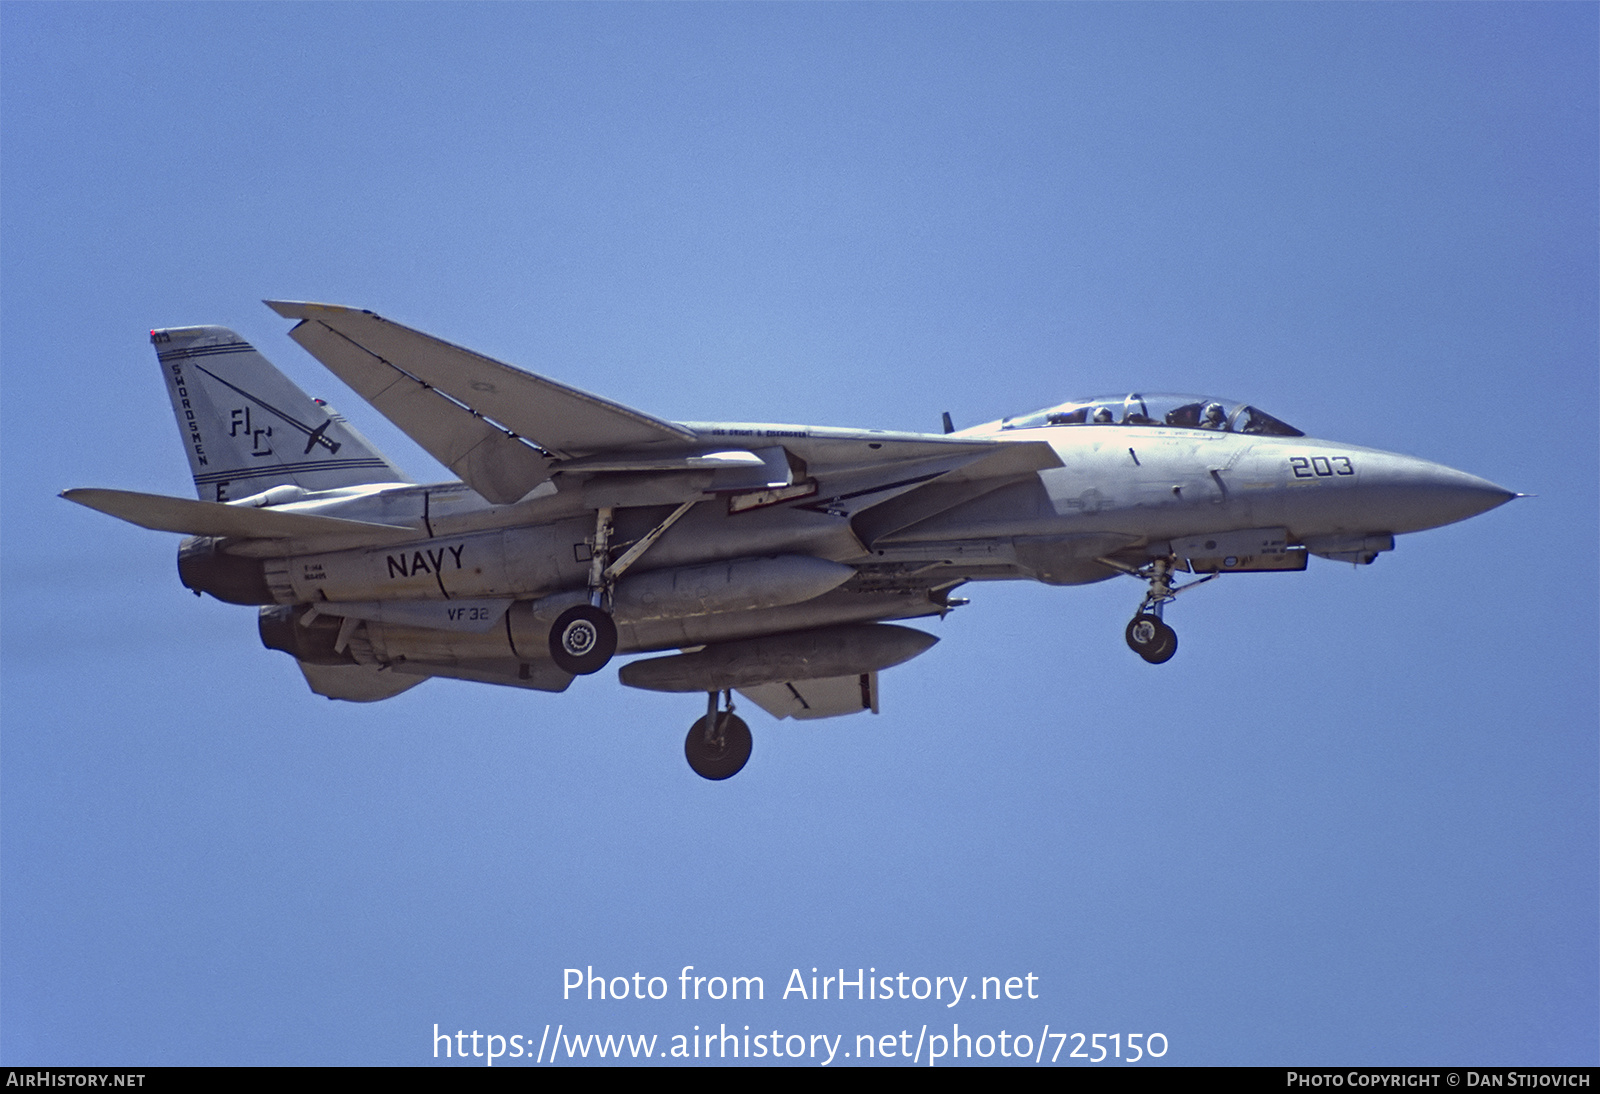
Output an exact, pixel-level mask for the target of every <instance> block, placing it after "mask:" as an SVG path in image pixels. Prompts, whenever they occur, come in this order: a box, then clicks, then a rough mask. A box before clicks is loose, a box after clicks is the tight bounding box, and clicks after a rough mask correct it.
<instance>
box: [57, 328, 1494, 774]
mask: <svg viewBox="0 0 1600 1094" xmlns="http://www.w3.org/2000/svg"><path fill="white" fill-rule="evenodd" d="M268 304H269V306H270V307H271V308H273V310H275V311H276V312H277V313H278V314H279V315H281V316H283V317H285V318H287V319H293V320H297V321H298V325H296V326H295V327H294V329H293V330H292V331H290V332H289V336H290V337H291V338H293V339H294V340H295V341H296V342H298V343H299V344H300V345H301V346H302V347H304V348H305V349H306V350H307V351H308V352H309V353H310V354H311V355H312V356H313V357H315V358H316V359H317V360H318V361H320V362H322V364H323V365H325V366H326V367H327V368H328V369H329V370H331V371H332V372H333V373H334V374H335V375H336V376H338V377H339V378H340V379H341V380H343V381H344V382H345V383H347V384H348V385H349V386H350V387H352V388H354V389H355V391H356V393H357V394H359V395H360V396H361V397H362V398H363V399H365V400H366V401H367V402H369V403H371V404H372V406H373V407H374V408H375V409H376V410H377V411H378V412H379V413H380V414H382V415H384V417H386V418H388V419H389V420H390V421H391V422H393V423H394V424H395V425H396V426H398V427H399V428H400V429H401V430H403V431H404V432H405V433H406V434H407V435H408V436H410V437H411V438H412V439H413V440H415V441H416V442H417V443H418V444H419V445H421V446H422V447H423V448H424V449H426V450H427V451H428V452H429V453H430V454H432V455H433V456H435V457H436V458H437V459H438V460H439V461H440V462H441V463H442V464H444V465H445V466H446V467H448V468H449V469H450V471H451V473H453V474H454V475H456V476H458V477H459V481H454V482H444V483H438V484H434V485H418V484H416V483H414V482H412V481H411V480H410V479H408V478H407V477H406V476H405V475H404V474H402V473H401V471H400V470H399V468H397V467H396V466H395V465H394V464H393V463H391V462H390V461H389V460H388V459H387V458H386V457H384V456H383V455H382V454H381V453H380V452H379V451H378V450H377V449H376V448H374V447H373V446H372V445H371V444H370V443H369V442H368V441H367V440H366V439H365V438H363V437H362V436H361V434H359V433H358V432H357V431H356V430H355V429H354V428H353V427H352V426H351V425H350V424H349V423H347V422H346V421H345V420H344V418H342V417H340V416H339V415H338V414H336V413H335V412H334V410H333V408H332V407H330V406H328V405H327V404H325V403H323V402H321V401H320V400H314V399H311V398H309V397H308V396H306V395H305V394H304V393H303V392H302V391H301V390H300V389H299V388H298V387H296V386H295V385H294V384H293V383H292V382H291V381H289V380H288V379H287V378H286V377H285V376H283V374H281V373H280V372H278V371H277V369H275V368H274V367H273V366H272V365H271V364H270V363H269V362H268V361H267V359H266V358H265V357H263V356H262V355H261V354H260V353H259V352H257V351H256V349H255V348H254V347H252V346H251V345H250V344H249V343H247V342H246V341H245V340H244V339H242V338H240V337H239V336H238V335H237V334H235V333H234V332H233V331H231V330H228V329H227V328H224V327H177V328H170V329H163V330H154V331H151V332H150V340H151V342H152V343H153V344H154V345H155V349H156V357H157V359H158V361H159V363H160V369H161V374H162V376H163V378H164V379H165V381H166V385H167V390H168V393H169V395H170V396H171V400H172V407H173V410H174V412H175V414H176V416H177V423H178V432H179V435H180V437H181V439H182V444H183V448H184V452H185V453H186V454H187V456H188V459H189V469H190V471H191V472H192V474H193V476H194V485H195V491H196V494H197V495H198V500H193V501H191V500H189V499H187V498H175V497H163V496H158V495H151V494H142V493H133V492H129V491H121V490H103V489H83V490H68V491H66V492H65V494H63V495H62V496H64V497H66V498H68V499H69V500H71V501H74V502H78V503H79V504H82V505H86V506H89V507H90V508H93V509H97V510H99V511H101V512H103V513H108V514H110V515H111V516H114V517H118V518H121V519H122V520H126V521H130V522H132V523H134V524H137V525H140V526H141V527H145V528H151V529H155V530H158V531H165V532H178V533H182V534H184V535H185V536H187V537H188V538H186V539H184V540H183V542H182V544H181V545H180V546H179V548H178V574H179V577H180V579H181V580H182V582H183V584H184V585H185V586H187V587H188V588H190V589H191V590H193V591H194V593H195V595H196V596H199V595H200V594H202V593H207V594H209V595H211V596H213V597H215V598H217V599H218V600H222V601H225V602H227V603H230V604H244V605H253V606H257V607H258V608H259V613H260V618H259V629H260V634H261V641H262V642H263V644H264V645H266V646H267V647H268V648H269V649H275V650H282V651H284V652H285V653H288V654H289V655H290V656H292V657H294V658H295V660H296V661H297V662H298V664H299V667H300V670H301V672H303V673H304V675H305V678H306V682H307V683H308V684H309V685H310V687H311V689H312V690H313V691H314V692H316V693H318V694H320V695H325V696H327V697H329V698H331V699H344V700H349V701H353V702H373V701H377V700H381V699H387V698H390V697H392V696H395V695H398V694H400V693H401V692H403V691H406V690H407V689H409V688H412V687H415V686H416V685H418V684H420V683H422V682H423V681H425V680H427V679H428V678H429V677H434V676H440V677H449V678H453V679H458V680H470V681H477V682H481V683H489V684H502V685H506V686H509V687H520V688H531V689H534V690H539V691H562V690H565V689H566V688H567V686H568V685H570V684H571V683H572V680H573V678H574V677H575V676H586V675H591V674H593V673H596V672H599V671H600V670H601V669H603V668H604V667H605V666H606V665H607V664H608V663H609V662H610V661H611V659H612V657H613V656H614V655H616V654H619V653H622V654H642V653H656V654H664V656H654V657H648V658H645V659H642V660H634V661H632V662H631V663H629V664H626V665H624V666H623V667H622V669H621V671H620V673H619V675H620V679H621V681H622V683H623V684H626V685H629V686H631V687H637V688H647V689H651V690H656V691H666V692H685V693H701V694H703V695H705V696H706V713H705V715H704V716H703V717H701V718H700V719H699V720H697V721H696V722H695V723H694V724H693V726H692V727H691V728H690V730H689V733H688V737H687V739H686V741H685V744H684V753H685V755H686V757H687V758H688V761H689V765H690V767H691V768H693V770H694V771H695V772H696V773H698V774H699V775H701V776H703V777H705V778H707V779H725V778H728V777H729V776H731V775H733V774H735V773H737V772H738V771H739V770H740V769H741V768H742V767H743V766H744V765H745V762H746V761H747V760H748V758H749V756H750V751H751V736H750V730H749V727H748V725H747V724H746V722H745V721H744V720H743V719H742V718H740V717H739V716H738V715H736V714H735V713H734V704H733V693H734V692H738V693H739V694H740V695H741V696H743V697H744V698H746V699H748V700H749V701H750V702H752V703H754V704H755V705H756V706H758V707H761V708H762V709H764V710H765V711H767V712H768V713H769V714H771V715H773V716H774V717H776V718H780V719H781V718H826V717H831V716H834V715H842V714H849V713H855V712H859V711H864V710H871V711H873V712H874V713H876V712H877V711H878V708H879V695H878V674H879V673H880V672H881V671H882V670H883V669H886V668H889V667H891V666H893V665H897V664H900V663H901V662H903V661H907V660H909V659H911V658H913V657H915V656H917V655H918V654H920V653H922V652H924V651H925V650H927V649H928V648H929V647H930V646H932V645H933V644H934V642H936V641H937V639H936V638H935V637H934V636H933V635H931V634H928V633H927V632H925V631H921V630H917V629H914V628H911V627H905V626H901V625H899V624H898V623H892V622H889V621H890V620H908V619H918V618H927V617H930V616H940V617H943V616H945V615H946V614H947V613H949V612H950V611H951V610H953V609H955V608H957V607H959V606H960V605H962V604H965V603H967V601H966V600H965V599H964V598H961V597H957V596H955V595H954V594H955V592H956V591H957V590H958V589H960V588H961V587H962V586H964V585H966V584H968V583H969V582H979V581H1000V580H1031V581H1039V582H1043V583H1045V584H1047V585H1084V584H1089V583H1091V582H1096V581H1105V580H1109V579H1112V578H1117V577H1123V576H1126V577H1131V578H1133V579H1135V580H1137V581H1139V582H1140V583H1141V584H1142V585H1143V586H1144V593H1143V596H1142V598H1141V599H1140V601H1139V603H1138V607H1137V609H1136V611H1135V612H1134V615H1133V618H1132V619H1131V620H1130V621H1129V622H1128V624H1127V626H1126V628H1125V631H1124V636H1125V639H1126V641H1127V644H1128V646H1129V647H1130V648H1131V649H1132V650H1133V652H1134V653H1136V654H1138V655H1139V656H1140V657H1142V658H1143V659H1144V660H1145V661H1147V662H1150V663H1151V664H1156V665H1159V664H1162V663H1164V662H1166V661H1168V660H1170V659H1171V658H1172V656H1173V655H1174V653H1175V652H1176V651H1177V647H1178V638H1177V634H1176V633H1175V632H1174V630H1173V629H1172V627H1171V626H1170V625H1169V624H1168V623H1167V621H1166V610H1167V608H1168V607H1169V606H1170V605H1171V604H1172V602H1173V600H1174V599H1175V598H1176V597H1177V596H1178V595H1179V594H1180V593H1183V592H1185V591H1187V590H1189V589H1192V588H1194V587H1195V586H1196V585H1198V584H1201V583H1203V582H1206V581H1210V580H1212V579H1214V578H1215V577H1217V576H1218V575H1220V574H1225V573H1260V572H1268V571H1282V570H1304V569H1305V568H1306V564H1307V561H1308V559H1309V557H1310V556H1312V555H1316V556H1318V557H1319V558H1324V559H1334V560H1338V561H1343V562H1348V563H1355V564H1358V565H1366V564H1369V563H1371V562H1372V561H1373V560H1374V559H1375V558H1376V557H1377V556H1378V555H1379V554H1380V553H1382V552H1384V551H1388V550H1391V549H1392V548H1393V547H1394V543H1395V536H1397V535H1401V534H1404V533H1407V532H1417V531H1421V530H1423V529H1427V528H1436V527H1438V526H1440V525H1444V524H1450V523H1452V522H1454V521H1459V520H1465V519H1466V518H1468V517H1471V516H1474V515H1476V514H1479V513H1483V512H1485V511H1487V510H1489V509H1493V508H1495V507H1496V506H1498V505H1502V504H1504V503H1505V502H1506V501H1509V500H1510V499H1511V498H1513V497H1516V496H1517V495H1515V494H1513V493H1512V492H1511V491H1509V490H1505V489H1503V488H1501V487H1499V486H1496V485H1495V484H1494V483H1491V482H1488V481H1486V480H1484V479H1481V478H1477V477H1474V476H1472V475H1468V474H1465V473H1464V472H1461V471H1455V470H1452V469H1451V468H1448V467H1444V466H1441V465H1440V464H1436V463H1430V462H1428V461H1426V460H1422V459H1416V458H1413V457H1410V456H1402V455H1396V454H1393V453H1389V452H1381V451H1376V450H1374V449H1370V448H1357V447H1354V446H1352V445H1347V444H1340V443H1338V442H1335V441H1324V440H1315V439H1313V438H1310V437H1307V436H1305V435H1304V434H1303V433H1302V432H1301V431H1300V430H1298V429H1296V428H1294V427H1293V426H1291V425H1288V424H1287V423H1285V422H1284V421H1282V420H1280V419H1278V418H1276V417H1274V416H1273V415H1271V414H1268V413H1267V412H1265V411H1263V410H1260V409H1258V408H1256V407H1254V406H1251V405H1249V404H1246V403H1240V402H1236V401H1233V400H1230V399H1225V398H1219V397H1213V396H1200V395H1157V394H1145V393H1132V394H1122V395H1114V396H1110V397H1104V398H1091V399H1080V400H1075V401H1072V402H1067V403H1062V404H1061V405H1059V406H1054V407H1050V408H1048V409H1045V410H1040V411H1037V412H1035V413H1032V414H1026V415H1022V416H1019V417H1013V418H1004V419H1001V420H999V421H994V422H988V423H985V424H983V425H977V426H973V427H971V428H968V429H961V430H956V429H954V428H953V424H952V422H951V420H950V416H949V414H948V413H946V414H945V416H944V431H943V432H942V433H927V434H923V433H898V432H889V431H883V430H875V429H836V428H822V427H817V426H803V425H775V424H768V423H726V422H723V423H707V422H669V421H664V420H662V419H660V418H656V417H653V416H651V415H649V414H646V413H644V412H643V411H639V410H634V409H631V408H629V407H626V406H623V405H621V404H618V403H614V402H611V401H609V400H607V399H603V398H600V397H598V396H595V395H591V394H588V393H587V392H584V391H580V390H578V389H577V388H573V387H569V386H567V385H565V384H561V383H557V382H556V381H554V380H550V379H546V378H544V377H542V376H537V375H534V374H533V373H529V372H524V371H522V370H521V369H518V368H514V367H512V366H511V365H507V364H503V363H501V362H499V361H495V360H492V359H490V358H488V357H484V356H482V355H480V354H477V353H474V352H472V351H470V350H466V349H462V348H461V347H459V346H456V345H452V344H451V343H449V342H445V341H442V340H440V339H438V338H434V337H432V336H430V335H427V334H423V333H421V332H419V331H415V330H412V329H410V328H407V327H404V326H401V325H400V324H398V323H394V322H391V321H390V320H387V319H384V318H382V317H380V316H378V315H375V314H373V313H372V312H370V311H361V310H357V309H353V308H345V307H335V306H331V305H326V304H308V303H292V302H286V301H268ZM1180 575H1192V576H1191V577H1189V578H1188V579H1185V578H1183V577H1182V576H1180ZM668 651H675V652H668Z"/></svg>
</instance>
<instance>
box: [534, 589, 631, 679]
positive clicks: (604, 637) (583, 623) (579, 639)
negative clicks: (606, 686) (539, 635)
mask: <svg viewBox="0 0 1600 1094" xmlns="http://www.w3.org/2000/svg"><path fill="white" fill-rule="evenodd" d="M616 652H617V625H616V623H615V622H613V621H612V619H611V616H610V614H609V613H607V612H605V611H603V610H601V609H600V608H596V607H594V606H593V605H592V604H577V605H574V606H573V607H570V608H568V609H567V610H566V611H564V612H562V613H561V614H560V615H558V616H557V617H556V621H555V625H554V626H552V627H551V628H550V659H551V660H553V661H554V662H555V663H556V667H557V668H559V669H560V670H561V671H562V672H570V673H572V675H574V676H589V675H591V674H593V673H596V672H599V671H600V670H601V669H603V668H605V667H606V663H607V662H608V661H610V660H611V655H612V654H614V653H616Z"/></svg>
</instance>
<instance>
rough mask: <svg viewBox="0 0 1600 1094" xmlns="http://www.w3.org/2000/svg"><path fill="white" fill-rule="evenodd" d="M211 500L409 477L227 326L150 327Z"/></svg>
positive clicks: (198, 483)
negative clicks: (284, 488) (286, 487)
mask: <svg viewBox="0 0 1600 1094" xmlns="http://www.w3.org/2000/svg"><path fill="white" fill-rule="evenodd" d="M150 341H151V343H152V344H154V346H155V348H156V357H157V359H158V360H159V361H160V362H161V375H162V376H163V377H164V378H165V379H166V382H167V394H168V395H169V396H170V397H171V399H172V410H173V413H174V414H176V415H177V419H178V433H179V435H180V436H181V437H182V438H183V450H184V453H185V454H186V455H187V456H188V457H189V470H190V471H191V472H192V473H193V474H194V488H195V493H196V494H197V495H198V496H199V497H200V499H201V500H202V501H229V500H231V499H237V498H243V497H248V496H249V495H251V494H259V493H261V492H262V491H263V490H269V489H271V488H272V487H274V486H282V485H294V486H299V487H303V488H304V489H306V490H334V489H337V488H339V487H343V486H361V485H365V484H367V483H379V482H406V481H409V480H407V478H406V477H405V475H404V474H402V473H401V472H400V470H399V469H398V468H397V467H395V466H394V464H392V463H390V462H389V460H388V459H387V458H385V456H384V455H383V453H381V452H379V451H378V450H377V449H375V448H373V447H372V444H371V443H370V442H369V441H368V440H367V439H366V438H365V437H363V436H361V434H359V433H357V432H356V431H355V430H354V429H352V428H351V427H350V426H349V425H348V424H347V423H346V422H345V420H344V419H343V418H341V417H340V416H339V415H338V414H336V413H334V410H333V408H332V407H330V406H328V405H326V404H325V403H322V402H321V401H319V400H314V399H312V398H310V397H309V396H307V395H306V393H305V392H303V391H301V390H300V389H299V388H298V387H296V386H295V385H294V384H293V383H292V382H290V380H289V378H288V377H286V376H284V375H283V373H281V372H279V371H278V370H277V369H275V368H273V367H272V363H271V362H270V361H268V360H267V359H266V358H265V357H263V356H261V354H260V353H258V352H257V351H256V348H255V347H254V346H252V345H251V344H250V343H249V342H246V341H245V340H244V339H243V338H240V337H239V336H238V335H237V334H235V333H234V332H233V331H231V330H229V329H228V328H226V327H172V328H169V329H166V330H153V331H151V332H150Z"/></svg>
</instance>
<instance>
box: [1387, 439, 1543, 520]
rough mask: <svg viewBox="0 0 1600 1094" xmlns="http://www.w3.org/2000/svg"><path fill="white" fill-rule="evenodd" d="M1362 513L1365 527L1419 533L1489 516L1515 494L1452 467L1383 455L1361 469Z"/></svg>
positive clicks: (1407, 457)
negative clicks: (1363, 513)
mask: <svg viewBox="0 0 1600 1094" xmlns="http://www.w3.org/2000/svg"><path fill="white" fill-rule="evenodd" d="M1359 493H1360V496H1361V502H1360V504H1361V508H1362V509H1363V510H1364V511H1365V515H1366V517H1367V518H1368V520H1367V521H1366V522H1364V523H1366V524H1367V526H1368V527H1371V528H1377V527H1384V528H1387V529H1388V530H1390V531H1393V532H1419V531H1421V530H1422V529H1424V528H1438V527H1440V526H1441V525H1445V524H1454V523H1455V522H1456V521H1458V520H1466V519H1467V518H1468V517H1475V516H1477V515H1478V514H1479V513H1487V512H1488V511H1489V510H1490V509H1494V508H1496V507H1497V506H1501V505H1504V504H1505V503H1506V502H1508V501H1510V500H1511V499H1512V498H1514V497H1516V496H1517V495H1516V493H1514V492H1513V491H1510V490H1507V489H1506V488H1505V487H1503V486H1496V485H1495V484H1494V483H1492V482H1490V481H1489V480H1488V479H1480V478H1478V476H1476V475H1469V474H1467V473H1466V472H1465V471H1457V470H1456V469H1455V468H1453V467H1446V466H1444V465H1443V464H1439V463H1431V462H1429V461H1428V460H1419V459H1416V458H1414V457H1411V456H1399V455H1394V454H1392V453H1384V454H1382V456H1380V457H1378V458H1376V459H1374V458H1371V457H1368V458H1367V459H1366V460H1365V461H1364V466H1363V467H1362V468H1361V478H1360V489H1359Z"/></svg>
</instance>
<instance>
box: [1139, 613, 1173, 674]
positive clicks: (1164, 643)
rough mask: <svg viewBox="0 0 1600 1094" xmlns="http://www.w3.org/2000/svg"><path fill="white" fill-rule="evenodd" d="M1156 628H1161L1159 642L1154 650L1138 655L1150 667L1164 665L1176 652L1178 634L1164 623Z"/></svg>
mask: <svg viewBox="0 0 1600 1094" xmlns="http://www.w3.org/2000/svg"><path fill="white" fill-rule="evenodd" d="M1158 626H1160V628H1161V638H1160V641H1159V642H1158V644H1157V645H1156V647H1155V648H1154V649H1152V650H1149V651H1148V652H1146V653H1143V654H1141V655H1140V656H1142V657H1143V658H1144V659H1145V660H1146V661H1148V662H1150V663H1151V664H1152V665H1164V664H1166V663H1167V662H1168V661H1171V660H1172V655H1173V654H1175V653H1177V652H1178V632H1177V631H1175V630H1173V629H1172V628H1171V627H1169V626H1167V625H1166V624H1165V623H1161V624H1158Z"/></svg>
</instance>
